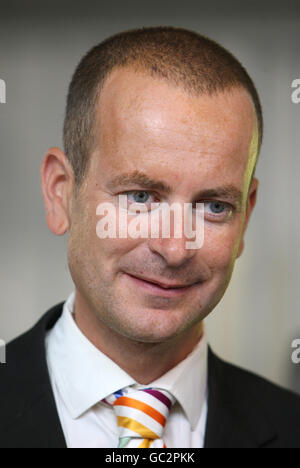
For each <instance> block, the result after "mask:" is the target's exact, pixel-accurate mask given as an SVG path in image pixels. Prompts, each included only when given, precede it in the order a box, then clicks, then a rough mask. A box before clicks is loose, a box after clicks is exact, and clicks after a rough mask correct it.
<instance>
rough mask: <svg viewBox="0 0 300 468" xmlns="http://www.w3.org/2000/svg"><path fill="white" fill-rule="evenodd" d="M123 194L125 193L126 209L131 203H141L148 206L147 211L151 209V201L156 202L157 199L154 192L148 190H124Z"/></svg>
mask: <svg viewBox="0 0 300 468" xmlns="http://www.w3.org/2000/svg"><path fill="white" fill-rule="evenodd" d="M124 195H127V203H128V209H130V205H132V204H142V205H146V206H147V207H148V211H150V210H151V203H157V202H158V201H159V200H158V199H157V197H156V196H155V194H153V193H151V192H148V191H146V190H134V191H131V192H126V193H125V194H124Z"/></svg>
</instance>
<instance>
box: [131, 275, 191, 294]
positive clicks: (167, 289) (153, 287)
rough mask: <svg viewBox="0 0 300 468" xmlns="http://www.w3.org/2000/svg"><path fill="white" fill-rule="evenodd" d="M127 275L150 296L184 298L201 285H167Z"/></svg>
mask: <svg viewBox="0 0 300 468" xmlns="http://www.w3.org/2000/svg"><path fill="white" fill-rule="evenodd" d="M125 275H126V276H127V277H128V278H129V279H130V280H131V281H132V282H133V283H134V284H135V286H136V287H138V288H141V289H143V290H144V291H146V292H148V293H149V294H152V295H156V296H162V297H178V296H182V295H184V294H186V293H187V292H189V291H190V290H191V289H192V288H195V287H196V286H197V285H199V283H193V284H190V285H179V284H176V285H167V284H165V283H161V282H158V281H156V280H148V279H144V278H138V277H136V276H133V275H130V274H129V273H125Z"/></svg>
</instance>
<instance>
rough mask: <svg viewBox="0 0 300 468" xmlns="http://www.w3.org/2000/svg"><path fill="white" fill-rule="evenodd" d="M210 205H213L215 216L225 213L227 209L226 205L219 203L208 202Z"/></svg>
mask: <svg viewBox="0 0 300 468" xmlns="http://www.w3.org/2000/svg"><path fill="white" fill-rule="evenodd" d="M206 203H208V204H209V205H212V207H213V208H211V209H212V211H213V213H215V214H220V213H223V211H224V209H225V208H226V206H225V203H222V202H219V201H214V202H206Z"/></svg>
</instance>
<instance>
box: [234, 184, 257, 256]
mask: <svg viewBox="0 0 300 468" xmlns="http://www.w3.org/2000/svg"><path fill="white" fill-rule="evenodd" d="M258 184H259V181H258V179H256V178H255V177H253V179H252V183H251V186H250V188H249V194H248V200H247V210H246V217H245V220H244V227H243V232H242V236H241V241H240V245H239V250H238V253H237V256H236V258H238V257H240V256H241V254H242V253H243V250H244V247H245V241H244V235H245V232H246V229H247V226H248V223H249V219H250V216H251V213H252V211H253V208H254V207H255V204H256V199H257V189H258Z"/></svg>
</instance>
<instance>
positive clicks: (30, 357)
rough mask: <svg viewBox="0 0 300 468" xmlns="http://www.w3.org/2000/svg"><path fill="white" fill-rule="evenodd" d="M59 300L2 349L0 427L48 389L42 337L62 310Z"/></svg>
mask: <svg viewBox="0 0 300 468" xmlns="http://www.w3.org/2000/svg"><path fill="white" fill-rule="evenodd" d="M62 308H63V303H61V304H58V305H56V306H54V307H53V308H52V309H50V310H49V311H48V312H47V313H45V314H44V315H43V316H42V317H41V319H40V320H39V321H38V322H37V323H36V324H35V325H34V327H32V328H31V329H30V330H28V331H27V332H26V333H23V334H22V335H20V336H19V337H17V338H15V339H14V340H12V341H11V342H10V343H8V345H7V349H6V364H1V366H0V414H1V420H0V427H2V426H5V425H7V424H9V423H10V422H13V421H14V419H15V418H18V417H19V415H21V414H22V413H23V411H24V410H25V409H26V408H27V407H28V406H30V404H32V403H33V402H34V401H37V400H38V399H39V398H40V396H41V395H42V394H43V393H44V392H45V391H48V389H49V388H50V381H49V374H48V368H47V363H46V352H45V336H46V332H47V330H49V329H50V328H52V327H53V325H54V324H55V322H56V321H57V320H58V318H59V317H60V315H61V313H62Z"/></svg>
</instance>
